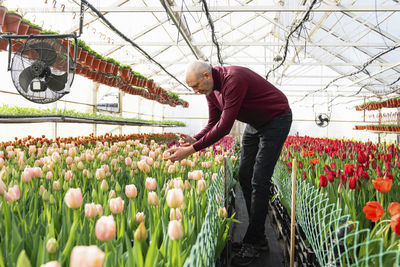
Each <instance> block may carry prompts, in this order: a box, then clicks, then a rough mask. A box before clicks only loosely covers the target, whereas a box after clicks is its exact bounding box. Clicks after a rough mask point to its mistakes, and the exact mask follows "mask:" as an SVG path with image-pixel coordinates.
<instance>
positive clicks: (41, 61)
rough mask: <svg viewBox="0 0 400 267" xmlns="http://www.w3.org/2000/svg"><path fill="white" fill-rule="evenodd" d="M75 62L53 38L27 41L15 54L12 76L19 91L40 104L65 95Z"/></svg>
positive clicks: (70, 82)
mask: <svg viewBox="0 0 400 267" xmlns="http://www.w3.org/2000/svg"><path fill="white" fill-rule="evenodd" d="M73 70H74V61H73V59H72V57H71V56H70V54H69V52H68V51H67V49H66V48H65V46H64V45H62V44H61V43H60V42H58V41H57V40H56V39H55V38H44V39H40V38H32V39H27V40H26V42H25V43H24V44H22V45H21V47H20V48H19V49H18V51H17V52H16V53H15V55H14V57H13V59H12V63H11V77H12V80H13V83H14V85H15V87H16V88H17V90H18V92H19V93H20V94H21V95H22V96H24V97H25V98H26V99H28V100H30V101H32V102H35V103H40V104H46V103H51V102H54V101H57V100H58V99H60V98H61V97H63V96H64V95H65V94H68V93H69V91H70V87H71V85H72V82H73V78H74V72H73Z"/></svg>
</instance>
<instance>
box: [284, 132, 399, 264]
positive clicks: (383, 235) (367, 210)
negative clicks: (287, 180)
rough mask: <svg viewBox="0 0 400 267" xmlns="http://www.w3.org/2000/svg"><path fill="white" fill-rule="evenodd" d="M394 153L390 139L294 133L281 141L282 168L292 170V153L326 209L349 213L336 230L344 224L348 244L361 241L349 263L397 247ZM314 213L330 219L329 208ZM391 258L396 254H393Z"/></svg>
mask: <svg viewBox="0 0 400 267" xmlns="http://www.w3.org/2000/svg"><path fill="white" fill-rule="evenodd" d="M399 155H400V150H399V148H398V147H397V146H395V145H393V144H391V145H387V146H386V145H384V144H373V143H371V142H366V143H361V142H355V141H347V140H332V139H321V138H311V137H293V136H292V137H288V139H287V141H286V143H285V146H284V150H283V152H282V155H281V162H282V164H284V165H285V167H286V169H287V170H288V171H290V170H292V167H293V166H292V159H293V158H296V160H297V166H296V167H297V168H296V173H297V176H296V177H297V179H301V180H302V181H303V182H305V183H306V184H309V185H311V188H316V189H317V190H318V191H319V193H320V194H323V196H324V199H327V204H326V205H327V206H330V208H329V209H330V210H333V209H337V210H340V211H341V213H340V214H336V215H334V217H340V216H343V215H348V219H347V220H345V221H342V222H341V228H342V229H341V230H343V229H344V228H345V229H346V235H347V236H350V238H348V239H346V241H347V242H348V243H347V245H348V246H349V247H351V246H352V244H353V245H354V244H361V245H360V246H359V247H357V251H356V252H355V253H353V252H352V253H353V254H352V255H351V257H352V259H350V260H349V259H347V261H346V262H353V263H354V261H357V258H362V257H363V256H365V255H366V254H374V253H376V254H379V253H380V254H382V253H383V252H384V251H396V250H398V249H399V246H400V203H399V202H400V195H399V193H398V192H399V190H400V181H399V174H400V161H399ZM296 208H297V207H296ZM301 208H302V207H300V209H301ZM313 209H314V210H313V211H312V212H314V213H315V214H318V210H315V209H317V207H313ZM303 215H304V214H303ZM318 216H319V217H320V218H323V219H321V220H324V221H325V223H326V225H331V224H330V222H329V220H330V219H329V218H331V217H332V214H322V215H320V214H319V215H318ZM333 219H335V218H333ZM333 219H332V218H331V220H333ZM324 229H325V228H324ZM357 229H369V231H368V232H366V231H365V230H363V231H358V230H357ZM321 231H322V230H321ZM324 231H325V230H324ZM324 231H322V232H324ZM342 232H343V231H342ZM356 232H357V233H356ZM342 234H343V233H342ZM342 236H343V235H342ZM351 236H352V237H351ZM321 238H322V237H321ZM325 238H327V237H325ZM331 238H333V237H331ZM336 238H337V237H336ZM358 238H359V240H355V239H358ZM342 242H343V241H342ZM326 246H327V245H326ZM354 246H356V245H354ZM357 246H358V245H357ZM342 249H343V248H341V249H339V250H342ZM341 252H343V251H341ZM349 254H350V253H349ZM325 256H326V257H328V255H325ZM397 257H398V256H397ZM374 260H375V261H374ZM392 260H393V261H394V260H396V259H395V257H392ZM366 261H368V262H369V263H371V262H372V263H374V264H377V265H376V266H392V265H385V263H383V264H384V265H382V262H380V263H379V262H378V258H376V259H371V258H368V257H367V260H366ZM397 261H398V259H397Z"/></svg>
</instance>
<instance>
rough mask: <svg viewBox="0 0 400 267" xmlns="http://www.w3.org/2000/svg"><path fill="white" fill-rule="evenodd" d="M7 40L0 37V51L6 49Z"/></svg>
mask: <svg viewBox="0 0 400 267" xmlns="http://www.w3.org/2000/svg"><path fill="white" fill-rule="evenodd" d="M7 47H8V40H7V39H4V38H1V37H0V51H7Z"/></svg>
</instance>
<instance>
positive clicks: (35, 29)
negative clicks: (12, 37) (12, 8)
mask: <svg viewBox="0 0 400 267" xmlns="http://www.w3.org/2000/svg"><path fill="white" fill-rule="evenodd" d="M42 30H43V29H42V27H40V26H39V25H37V24H35V23H32V22H30V24H29V29H28V32H27V34H33V35H37V34H40V33H41V32H42Z"/></svg>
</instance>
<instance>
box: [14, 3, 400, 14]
mask: <svg viewBox="0 0 400 267" xmlns="http://www.w3.org/2000/svg"><path fill="white" fill-rule="evenodd" d="M7 7H8V8H18V9H19V10H20V11H22V12H34V13H61V11H60V10H55V9H54V8H38V7H32V6H31V7H18V6H16V5H15V4H14V5H13V3H12V2H10V3H7ZM98 9H99V10H101V11H102V12H110V13H111V12H112V13H134V12H139V13H144V12H152V13H154V12H165V9H164V8H163V7H161V6H153V7H150V6H149V7H118V6H114V7H112V6H104V7H98ZM307 10H308V6H297V7H290V6H281V5H275V6H272V5H269V6H267V5H265V6H253V5H248V6H210V7H209V12H210V13H214V12H221V13H225V12H305V11H307ZM171 11H172V12H180V11H181V10H180V9H179V7H171ZM343 11H347V12H398V11H400V5H385V6H384V5H378V6H372V5H371V6H361V5H353V6H328V5H321V6H319V7H316V8H313V12H314V13H315V12H343ZM74 12H75V13H76V12H79V8H77V7H65V9H64V11H63V13H74ZM183 12H204V11H203V8H202V6H187V7H185V10H183Z"/></svg>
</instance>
